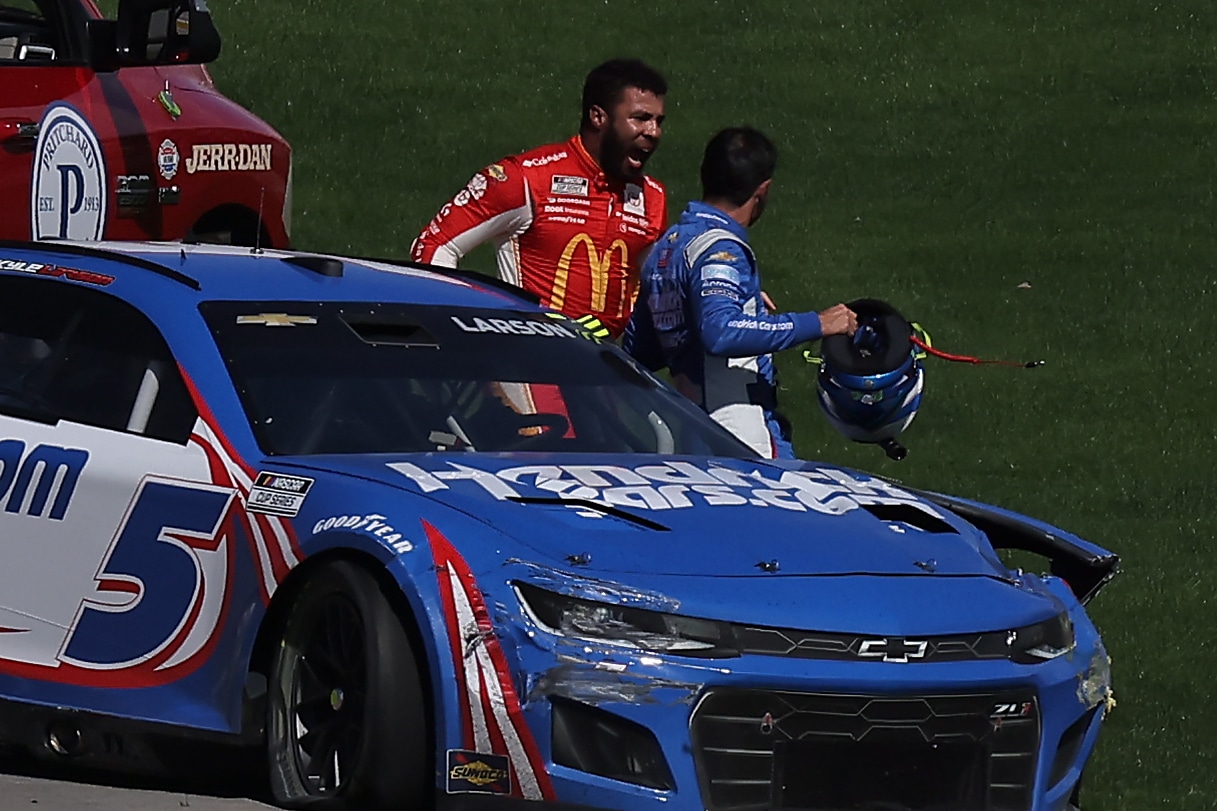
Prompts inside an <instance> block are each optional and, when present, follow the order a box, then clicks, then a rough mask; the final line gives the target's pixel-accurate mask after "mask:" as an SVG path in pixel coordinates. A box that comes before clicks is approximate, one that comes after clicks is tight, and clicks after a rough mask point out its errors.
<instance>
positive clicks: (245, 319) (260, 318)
mask: <svg viewBox="0 0 1217 811" xmlns="http://www.w3.org/2000/svg"><path fill="white" fill-rule="evenodd" d="M237 323H238V324H259V325H261V326H263V327H294V326H296V325H297V324H316V323H317V319H316V318H313V317H312V316H311V315H288V314H287V313H258V314H257V315H238V316H237Z"/></svg>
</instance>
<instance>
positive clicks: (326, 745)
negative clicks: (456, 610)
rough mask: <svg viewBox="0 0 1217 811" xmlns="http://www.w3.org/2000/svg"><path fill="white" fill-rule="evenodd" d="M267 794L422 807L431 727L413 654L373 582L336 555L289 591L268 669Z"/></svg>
mask: <svg viewBox="0 0 1217 811" xmlns="http://www.w3.org/2000/svg"><path fill="white" fill-rule="evenodd" d="M267 712H268V719H267V721H268V723H267V749H268V752H269V755H270V783H271V790H272V792H273V793H274V797H275V800H276V801H277V802H279V803H281V804H283V805H286V806H289V807H294V808H315V809H325V811H339V809H342V810H344V811H345V809H356V808H357V809H360V811H364V810H365V809H366V810H367V811H373V810H374V809H381V808H395V809H397V808H415V807H425V806H424V805H423V804H424V803H425V802H427V801H428V800H429V798H430V795H431V790H430V789H431V784H432V780H431V768H430V760H431V749H430V741H431V736H430V733H429V731H428V728H427V711H426V704H425V696H424V693H423V686H422V681H421V678H420V675H419V662H418V659H417V657H415V655H414V650H413V646H412V645H411V643H410V638H409V636H408V635H407V634H406V631H405V629H404V627H403V626H402V623H401V620H400V619H399V618H398V616H397V614H396V613H395V612H394V611H393V608H392V606H391V605H390V604H389V601H388V599H387V598H386V597H385V595H384V593H383V592H382V591H381V586H380V584H379V583H378V582H377V581H376V579H375V578H374V577H373V576H372V575H371V574H370V573H368V572H367V571H365V570H364V569H362V568H360V567H359V566H357V565H355V564H352V563H346V562H340V563H334V564H332V565H329V566H327V567H326V568H324V569H321V570H319V571H317V572H316V573H315V574H314V575H313V576H312V577H311V578H310V580H309V581H308V582H307V583H305V584H304V586H303V588H302V589H301V591H300V593H299V594H298V595H297V597H296V601H295V603H294V604H293V606H292V608H291V612H290V616H289V618H288V620H287V622H286V623H285V627H284V630H283V636H282V639H281V641H280V644H279V648H278V650H277V651H276V656H275V661H274V665H273V667H272V670H271V679H270V687H269V696H268V702H267Z"/></svg>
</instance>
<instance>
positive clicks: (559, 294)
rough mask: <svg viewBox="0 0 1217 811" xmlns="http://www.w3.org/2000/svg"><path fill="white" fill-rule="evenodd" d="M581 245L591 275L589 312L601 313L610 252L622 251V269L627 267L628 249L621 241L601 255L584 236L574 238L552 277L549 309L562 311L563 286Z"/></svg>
mask: <svg viewBox="0 0 1217 811" xmlns="http://www.w3.org/2000/svg"><path fill="white" fill-rule="evenodd" d="M580 244H582V245H583V246H584V247H586V248H587V264H588V267H589V268H590V269H591V272H592V302H591V310H592V312H597V313H598V312H603V311H604V305H605V302H606V300H607V299H608V278H609V268H610V267H611V266H612V264H613V252H614V251H618V250H619V251H621V267H622V268H626V267H629V264H630V249H629V248H628V247H626V244H625V242H624V241H623V240H620V239H615V240H613V244H612V245H609V246H608V249H607V250H606V251H605V252H604V253H600V252H599V251H598V250H597V249H596V243H595V242H593V241H592V238H591V237H590V236H588V235H587V234H586V233H583V234H576V235H575V236H573V237H571V240H570V242H568V243H566V247H565V248H564V249H563V250H562V257H561V258H560V259H558V271H557V273H555V274H554V288H553V292H552V293H550V296H549V306H550V307H553V308H554V309H555V310H561V309H562V305H564V304H565V303H566V285H567V282H568V280H569V279H570V263H571V261H572V260H573V259H574V258H575V249H576V248H578V247H579V245H580Z"/></svg>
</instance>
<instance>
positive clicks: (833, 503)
mask: <svg viewBox="0 0 1217 811" xmlns="http://www.w3.org/2000/svg"><path fill="white" fill-rule="evenodd" d="M389 467H390V468H392V469H393V470H396V471H397V472H398V473H401V474H402V475H403V476H405V477H406V478H407V479H409V480H410V481H411V482H413V483H414V485H415V486H417V487H418V488H419V489H420V490H421V491H422V492H424V493H431V492H434V491H436V490H448V489H449V488H452V487H456V488H461V487H465V488H468V487H474V488H481V489H482V490H483V491H485V492H486V493H488V494H490V495H491V496H493V497H494V498H496V499H500V500H505V499H509V498H518V497H519V496H521V495H523V494H527V493H528V492H530V491H535V490H543V491H546V492H548V493H552V494H553V495H554V496H557V497H560V498H569V499H586V500H589V501H597V502H600V503H602V504H613V505H617V506H620V507H628V508H631V509H636V510H679V509H688V508H690V507H731V506H746V505H750V506H753V507H777V508H779V509H783V510H791V511H793V512H807V511H812V512H819V513H827V514H829V515H841V514H843V513H847V512H849V511H850V510H855V509H857V508H859V507H861V506H862V505H864V504H867V505H873V504H907V505H909V506H910V507H915V508H916V509H919V510H921V511H922V512H924V513H926V514H928V515H932V516H934V517H935V518H939V519H942V518H943V516H942V515H941V514H939V513H938V512H937V511H936V510H935V509H934V508H933V507H932V506H930V505H929V504H926V503H924V502H922V501H920V500H918V499H917V498H916V497H915V496H913V495H912V494H910V493H906V492H905V491H903V490H900V489H899V488H896V487H893V486H891V485H889V484H887V483H886V482H884V481H882V480H880V479H866V480H863V479H857V478H854V477H853V476H850V475H849V474H848V473H845V472H844V471H841V470H828V469H817V470H798V471H793V470H792V471H783V472H782V474H781V475H780V476H778V477H776V478H775V477H773V476H772V475H771V474H767V473H764V472H762V471H760V470H752V471H749V472H746V473H741V472H739V471H736V470H731V469H728V468H723V467H715V466H710V467H706V468H702V467H698V466H697V465H694V464H692V463H690V462H668V463H660V464H648V465H638V466H636V467H624V466H618V465H526V466H523V467H510V468H505V469H503V470H499V471H496V472H491V471H486V470H479V469H478V468H475V467H470V466H469V465H463V464H460V463H458V462H444V463H442V464H439V465H436V466H434V467H428V468H425V469H424V468H422V467H420V466H419V465H416V464H413V463H411V462H394V463H391V464H389ZM521 491H523V493H522V492H521Z"/></svg>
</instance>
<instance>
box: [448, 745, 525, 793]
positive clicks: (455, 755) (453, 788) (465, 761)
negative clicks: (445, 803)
mask: <svg viewBox="0 0 1217 811" xmlns="http://www.w3.org/2000/svg"><path fill="white" fill-rule="evenodd" d="M445 790H446V791H447V792H448V793H449V794H464V793H469V792H474V793H478V794H510V793H511V763H510V761H509V760H508V758H507V756H506V755H493V754H486V753H485V752H470V751H468V750H465V749H449V750H448V779H447V782H446V785H445Z"/></svg>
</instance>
